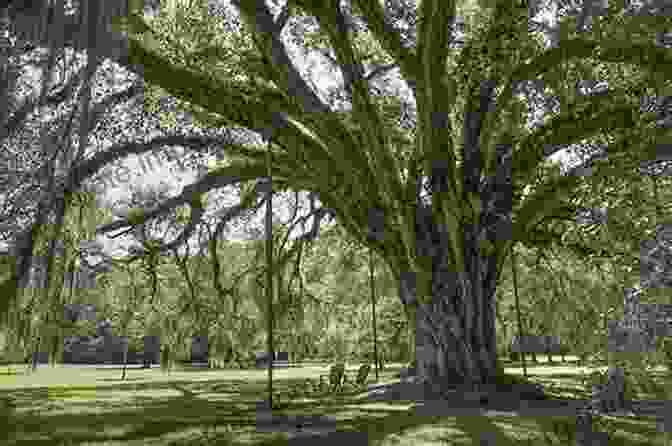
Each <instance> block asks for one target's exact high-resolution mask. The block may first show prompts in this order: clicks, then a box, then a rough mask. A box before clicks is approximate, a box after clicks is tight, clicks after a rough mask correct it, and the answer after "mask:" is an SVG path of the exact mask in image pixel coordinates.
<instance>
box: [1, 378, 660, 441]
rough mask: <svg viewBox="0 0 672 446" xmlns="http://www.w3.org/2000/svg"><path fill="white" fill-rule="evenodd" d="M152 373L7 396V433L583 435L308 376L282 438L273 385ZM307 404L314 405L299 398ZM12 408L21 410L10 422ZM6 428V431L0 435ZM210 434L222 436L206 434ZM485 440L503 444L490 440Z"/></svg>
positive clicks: (623, 424)
mask: <svg viewBox="0 0 672 446" xmlns="http://www.w3.org/2000/svg"><path fill="white" fill-rule="evenodd" d="M104 370H108V371H109V370H110V369H104ZM132 372H137V371H135V370H133V371H132ZM148 372H149V371H145V373H148ZM151 373H152V374H154V373H156V374H157V375H159V376H162V378H163V381H161V382H144V383H141V384H138V383H137V381H139V380H141V379H142V378H139V377H132V378H128V377H127V380H128V381H136V382H134V383H125V382H119V380H114V379H107V378H101V380H102V381H110V382H111V381H116V382H117V384H114V385H105V386H98V387H96V386H80V387H63V388H55V387H52V388H48V387H41V388H26V389H21V390H12V391H4V392H2V393H0V401H3V400H4V401H11V404H12V405H13V406H14V409H8V410H7V411H6V412H5V418H4V419H3V418H0V422H2V423H3V424H4V422H6V425H8V426H11V427H10V428H9V429H11V430H7V433H8V434H9V435H10V437H9V438H11V439H12V440H13V441H14V442H13V443H11V444H13V445H16V446H22V445H45V446H46V445H49V446H52V445H59V444H68V445H78V444H82V445H83V444H89V443H99V444H104V442H105V441H112V442H119V443H123V444H128V445H136V444H137V445H141V444H142V445H144V444H149V443H150V442H151V443H152V444H157V443H156V442H157V440H158V439H159V438H160V439H161V440H160V441H161V443H159V444H165V445H171V446H178V445H184V446H186V445H210V444H213V445H234V446H242V445H249V444H255V445H259V446H262V445H263V446H271V445H295V446H300V445H304V444H305V445H308V444H311V445H314V444H316V442H317V441H320V442H322V441H328V442H329V443H333V444H343V446H355V445H382V444H385V445H387V444H390V445H392V444H399V443H401V444H418V445H430V444H446V442H449V444H465V445H466V444H497V445H509V444H516V445H521V446H522V445H525V444H527V443H525V442H524V441H525V440H524V438H529V439H536V441H537V442H531V443H529V444H544V443H541V442H539V435H541V434H540V430H543V431H547V432H546V435H547V436H548V438H549V439H552V438H554V437H553V435H555V438H556V439H555V440H552V441H551V442H549V443H548V444H571V443H566V442H562V441H561V440H562V436H563V432H565V434H564V435H565V436H566V437H567V440H570V436H571V432H572V431H573V424H572V419H571V417H540V418H539V419H535V418H533V417H495V418H489V417H486V416H478V415H476V416H470V415H465V416H455V417H452V416H451V417H446V416H443V415H441V414H436V415H433V414H430V415H423V416H420V415H417V414H415V413H414V412H413V411H411V410H405V409H403V410H402V409H400V408H399V407H395V404H394V402H390V403H383V404H375V405H372V403H371V402H370V401H367V400H363V401H362V400H355V399H354V398H353V396H354V393H345V394H341V395H323V394H313V393H308V392H307V390H306V387H305V381H306V380H305V379H285V380H282V381H277V382H274V388H275V393H274V398H275V401H276V402H277V408H276V409H275V410H274V416H275V424H276V427H277V429H276V432H272V429H268V427H269V425H271V424H272V423H271V422H270V421H268V420H267V421H264V420H262V418H263V417H260V414H261V411H260V410H259V409H258V407H259V402H260V401H261V400H263V399H264V398H265V396H266V383H264V382H259V381H256V382H255V381H249V380H244V379H235V380H234V379H212V380H209V381H199V382H190V381H189V380H184V379H183V380H180V379H178V378H176V379H175V380H170V381H166V380H165V378H166V375H164V374H163V373H161V372H160V371H159V370H156V369H155V370H152V371H151ZM394 373H395V372H394V371H393V369H392V368H390V369H388V370H386V372H385V373H384V374H383V376H381V379H389V378H392V377H393V374H394ZM168 376H169V375H168ZM562 376H567V375H562ZM543 378H544V379H546V378H548V377H547V376H544V377H543ZM574 378H576V377H575V376H574ZM145 379H146V378H145ZM149 379H151V378H149ZM299 397H305V398H306V399H308V401H299ZM408 403H412V402H406V404H408ZM446 404H449V403H446ZM8 406H9V405H8ZM372 406H373V407H372ZM1 407H3V406H0V408H1ZM9 410H13V411H14V413H13V414H12V415H8V411H9ZM1 416H2V415H0V417H1ZM10 417H11V419H10ZM563 423H564V424H563ZM3 427H4V426H0V431H2V430H3ZM613 427H614V428H615V429H616V430H619V429H620V430H621V431H623V432H624V434H623V436H622V438H623V439H625V440H627V442H622V443H610V444H628V445H636V446H643V445H652V444H654V443H652V442H651V438H652V437H651V436H650V432H648V436H645V435H647V434H646V433H647V429H650V428H651V424H650V423H648V424H647V423H641V420H640V425H638V424H637V423H633V421H632V420H629V419H616V420H615V421H613ZM321 428H323V429H324V430H327V431H328V430H332V432H329V433H325V434H324V435H323V436H322V437H320V438H319V439H316V438H315V437H301V436H300V433H299V431H306V430H310V429H316V430H320V429H321ZM335 429H337V430H336V431H333V430H335ZM563 429H564V430H563ZM207 431H211V432H212V433H211V434H210V435H206V434H207ZM282 431H294V434H293V435H296V436H295V437H294V438H286V435H285V434H284V433H282ZM554 432H556V434H554ZM626 434H627V435H626ZM638 436H640V437H642V440H641V441H639V440H637V437H638ZM485 437H488V438H490V439H491V440H494V441H495V443H481V440H485ZM619 438H621V437H619V436H618V435H616V436H615V437H614V439H615V441H620V440H619ZM395 439H397V440H398V441H397V440H395ZM625 440H624V441H625ZM530 441H532V440H530ZM553 441H556V442H553ZM660 444H661V446H662V444H663V443H660Z"/></svg>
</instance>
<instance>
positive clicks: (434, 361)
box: [400, 272, 499, 393]
mask: <svg viewBox="0 0 672 446" xmlns="http://www.w3.org/2000/svg"><path fill="white" fill-rule="evenodd" d="M400 282H401V284H400V285H401V293H402V299H403V300H404V302H406V303H407V304H409V305H411V306H412V307H414V313H415V314H416V321H415V350H416V355H415V359H416V362H417V372H416V373H417V376H418V378H419V380H421V381H423V382H425V383H427V384H429V386H430V387H431V388H432V390H435V391H438V392H439V393H441V392H443V391H445V390H446V389H448V388H450V387H454V386H467V387H469V388H472V387H475V386H478V385H480V384H489V383H494V382H495V379H496V378H497V376H498V374H499V372H498V363H497V354H496V337H495V313H494V304H493V297H494V293H493V291H494V289H492V287H490V288H491V289H485V287H483V284H484V283H486V282H484V281H475V283H474V284H472V283H471V282H470V281H468V280H467V279H466V277H462V278H459V277H457V276H456V275H454V274H449V273H447V272H444V273H443V274H436V273H435V274H434V278H433V280H432V289H433V293H432V297H431V300H430V301H429V302H428V303H424V304H423V303H420V302H419V301H418V299H417V296H416V287H415V283H414V282H415V279H414V275H413V274H408V275H407V277H406V278H403V279H402V280H401V281H400Z"/></svg>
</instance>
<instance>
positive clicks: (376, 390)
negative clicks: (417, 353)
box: [356, 380, 665, 418]
mask: <svg viewBox="0 0 672 446" xmlns="http://www.w3.org/2000/svg"><path fill="white" fill-rule="evenodd" d="M356 399H358V400H366V401H377V402H382V401H408V402H415V403H416V404H415V405H414V406H413V407H412V408H411V410H412V411H413V412H414V413H415V414H418V415H427V416H437V415H439V416H461V415H484V416H497V415H511V416H515V415H520V416H530V417H537V416H574V415H576V413H577V411H578V409H579V408H581V407H585V405H586V404H587V403H588V401H587V400H585V399H561V398H553V397H548V398H547V399H526V398H524V397H523V398H521V397H520V394H518V393H515V392H497V391H490V392H465V391H460V390H449V391H447V392H446V391H444V392H442V393H441V394H440V395H437V394H436V393H432V392H431V391H430V392H428V389H427V388H426V387H425V386H423V385H422V384H418V383H416V382H414V381H412V380H408V381H405V382H404V381H396V382H388V383H384V384H380V385H372V386H369V388H368V390H367V391H366V392H364V393H361V394H360V395H357V397H356ZM628 406H629V407H628V408H627V410H625V411H620V412H613V413H610V414H609V415H610V416H616V417H635V416H647V417H649V416H651V417H655V418H659V417H662V414H663V413H664V411H665V407H664V406H665V405H664V403H663V402H660V401H648V400H647V401H631V402H630V403H629V404H628Z"/></svg>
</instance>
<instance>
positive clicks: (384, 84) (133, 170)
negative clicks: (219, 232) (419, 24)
mask: <svg viewBox="0 0 672 446" xmlns="http://www.w3.org/2000/svg"><path fill="white" fill-rule="evenodd" d="M469 2H471V3H473V0H469ZM267 3H268V4H269V6H270V7H271V10H272V11H273V12H274V13H275V14H277V13H278V12H279V11H280V5H282V4H284V3H285V2H284V1H281V2H278V1H277V0H267ZM219 4H220V5H222V6H224V9H223V11H226V12H225V13H226V14H234V15H236V16H237V11H236V9H235V8H234V7H233V6H231V4H230V2H229V0H224V1H220V2H219ZM220 11H222V10H220ZM552 18H553V15H552V14H551V13H550V12H549V11H544V12H541V13H540V15H539V16H537V18H536V20H542V21H550V20H552ZM292 22H293V20H292V19H290V22H289V23H288V25H287V26H286V28H285V31H284V32H283V40H284V42H285V44H286V45H287V48H288V51H289V53H290V57H292V60H293V61H294V63H295V64H296V65H297V68H298V69H299V71H300V72H301V74H302V76H304V78H307V79H309V80H310V81H309V83H312V84H313V85H314V86H315V88H316V89H317V92H318V96H320V98H321V99H322V100H324V101H325V102H327V97H328V92H329V91H331V90H334V89H340V90H342V85H343V83H342V78H341V76H340V73H338V71H337V70H334V69H333V67H330V64H329V63H328V61H327V59H326V58H325V57H324V56H323V55H322V54H320V53H319V52H317V51H314V50H309V51H308V53H305V52H304V50H303V49H299V48H298V47H297V45H296V44H294V43H293V42H292V41H291V39H288V38H287V37H288V33H287V29H289V28H290V27H291V26H292ZM70 54H71V53H70ZM79 58H81V60H82V61H84V58H83V56H81V55H79ZM109 65H112V64H109ZM120 70H121V71H120ZM112 71H113V72H115V73H117V74H118V73H123V74H122V75H125V74H126V72H125V70H123V69H121V68H119V67H116V66H114V67H113V70H112ZM40 77H41V73H40V72H38V71H37V69H35V68H27V69H26V70H24V76H23V78H22V80H23V81H22V82H24V83H22V85H23V86H24V88H22V89H21V96H22V97H23V96H25V95H26V94H28V91H27V88H28V86H32V88H33V89H34V91H37V88H38V87H39V85H40V82H39V80H40ZM98 78H99V75H97V76H96V84H97V83H98ZM108 81H109V80H108ZM128 82H130V81H127V82H126V84H128ZM374 85H375V86H376V87H377V88H379V89H381V90H382V91H384V92H386V93H387V94H391V95H395V96H399V97H403V98H405V99H406V100H407V101H408V102H410V103H411V104H412V107H413V111H414V107H415V103H414V100H413V98H412V96H411V95H410V90H409V89H408V87H407V86H406V84H405V82H403V81H402V80H401V78H400V75H399V71H398V70H396V69H395V70H392V71H389V72H388V73H387V74H386V75H384V76H381V77H379V78H377V79H376V80H375V81H374ZM121 88H122V87H116V88H115V90H117V91H118V90H121ZM104 94H109V91H107V92H105V91H101V90H100V89H97V88H94V94H93V100H94V101H98V100H100V99H102V97H103V95H104ZM345 106H347V104H345V103H341V104H338V105H337V107H338V108H339V109H341V110H345V109H346V108H345ZM56 116H57V114H56V113H55V112H54V111H50V112H49V113H43V114H42V115H41V116H40V117H39V121H45V120H52V119H55V117H56ZM126 116H127V112H121V113H116V112H115V116H114V119H115V120H116V121H117V122H119V123H122V122H123V120H124V119H125V117H126ZM541 116H542V115H541V114H540V113H539V114H538V115H535V116H533V117H530V118H531V119H530V120H528V125H535V124H538V123H539V122H540V119H541ZM106 119H108V118H106ZM112 133H113V134H114V135H115V137H116V138H117V141H115V142H118V137H119V133H118V132H112ZM122 133H123V131H122ZM161 134H162V131H161V130H158V129H155V130H153V131H149V132H148V133H146V134H145V135H144V136H143V135H138V134H135V135H132V134H130V133H129V134H124V136H125V137H126V138H127V139H135V140H137V139H142V140H146V141H147V140H150V139H151V138H153V137H156V136H160V135H161ZM97 137H100V133H97V134H96V133H95V132H94V133H93V134H92V135H91V143H92V144H93V146H92V147H95V146H103V147H107V146H110V145H112V144H113V141H112V140H110V139H103V140H101V139H98V138H97ZM89 153H90V152H89ZM553 160H554V161H555V160H557V161H559V162H561V164H563V166H564V165H568V163H571V164H573V160H572V158H571V157H570V156H569V154H568V151H567V150H565V151H564V152H561V153H559V154H557V155H556V156H554V157H553ZM149 161H150V162H147V161H145V162H144V163H142V164H141V161H140V160H139V159H138V158H137V157H135V156H132V157H129V158H127V159H126V160H125V161H123V162H122V163H120V164H123V166H124V167H122V169H124V170H127V171H128V172H130V175H129V178H128V179H127V180H123V177H124V176H123V175H115V176H116V177H119V178H122V180H123V181H118V180H116V181H114V183H115V184H113V185H112V187H109V188H108V190H107V191H106V194H105V203H104V205H106V206H111V204H112V203H114V202H115V201H117V200H119V199H125V198H127V197H129V196H130V189H129V186H144V187H147V186H156V185H160V184H165V185H167V186H168V187H169V190H170V193H171V194H178V193H179V192H180V190H181V189H182V187H184V186H186V185H188V184H189V183H191V182H192V181H194V180H195V179H196V178H197V175H198V173H197V172H196V171H195V170H193V169H188V170H186V171H182V172H180V171H179V169H176V165H178V164H179V162H176V161H173V162H172V163H168V164H163V165H161V164H159V163H157V162H156V161H155V160H149ZM213 161H214V159H213ZM113 170H114V169H113ZM216 194H217V196H218V199H217V200H209V204H208V208H207V209H208V212H213V210H214V208H215V206H216V207H217V208H220V207H221V206H222V199H223V200H225V201H226V203H227V204H228V205H233V204H235V203H236V202H237V199H236V197H235V196H229V197H227V196H226V195H227V194H226V193H225V192H216ZM304 197H305V194H304ZM220 198H221V199H220ZM305 203H307V201H305ZM304 206H305V207H304V209H302V210H300V211H299V216H302V215H306V214H307V211H308V207H307V204H305V205H304ZM274 216H276V217H279V218H280V220H281V221H283V222H284V221H287V219H288V218H289V216H290V213H289V209H288V207H287V206H286V205H284V203H282V202H281V200H274ZM263 217H264V215H263V210H262V211H260V212H258V213H257V215H256V216H255V218H253V220H252V221H253V223H254V224H255V225H259V226H260V227H261V225H263ZM323 224H324V222H323ZM298 235H300V233H296V234H293V236H298ZM226 238H227V239H230V240H241V239H244V238H246V236H245V234H243V233H242V231H239V230H235V229H234V230H231V231H229V233H228V234H226ZM121 239H123V237H120V239H117V240H115V241H114V242H112V241H111V240H109V239H107V238H106V237H100V238H99V241H101V242H103V243H104V245H105V246H106V248H108V250H110V251H114V252H115V253H118V252H119V249H121V248H122V247H123V246H128V244H129V242H130V240H129V239H126V241H122V240H121Z"/></svg>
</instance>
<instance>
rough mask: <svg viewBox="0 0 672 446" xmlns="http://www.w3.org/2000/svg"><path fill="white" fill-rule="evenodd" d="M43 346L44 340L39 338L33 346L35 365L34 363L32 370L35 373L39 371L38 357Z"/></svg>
mask: <svg viewBox="0 0 672 446" xmlns="http://www.w3.org/2000/svg"><path fill="white" fill-rule="evenodd" d="M41 344H42V338H41V337H40V336H38V337H37V338H36V339H35V344H34V346H33V363H32V370H33V372H34V371H35V370H37V363H38V355H39V352H40V345H41Z"/></svg>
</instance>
